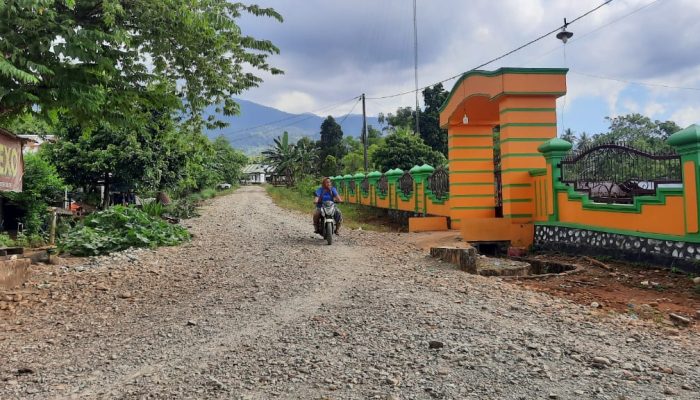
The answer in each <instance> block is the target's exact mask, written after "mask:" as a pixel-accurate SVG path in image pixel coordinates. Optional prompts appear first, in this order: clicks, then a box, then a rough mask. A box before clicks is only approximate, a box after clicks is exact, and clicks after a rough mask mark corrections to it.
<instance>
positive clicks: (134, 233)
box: [61, 206, 190, 256]
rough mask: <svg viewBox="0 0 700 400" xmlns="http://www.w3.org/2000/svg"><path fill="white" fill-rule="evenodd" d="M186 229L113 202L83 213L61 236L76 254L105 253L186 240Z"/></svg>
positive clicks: (64, 247)
mask: <svg viewBox="0 0 700 400" xmlns="http://www.w3.org/2000/svg"><path fill="white" fill-rule="evenodd" d="M189 237H190V235H189V233H188V232H187V230H186V229H185V228H183V227H181V226H179V225H172V224H168V223H167V222H165V221H163V220H161V219H160V218H156V217H152V216H150V215H148V214H147V213H145V212H143V211H141V210H138V209H136V208H134V207H124V206H114V207H111V208H108V209H107V210H104V211H101V212H97V213H94V214H92V215H90V216H88V217H86V218H85V219H84V220H83V222H82V223H81V224H80V225H78V226H76V227H75V228H74V229H73V230H71V231H70V232H69V233H68V235H67V236H66V237H65V238H64V239H63V240H62V242H61V248H62V250H63V251H66V252H68V253H70V254H73V255H76V256H92V255H99V254H108V253H112V252H115V251H120V250H124V249H127V248H129V247H150V248H155V247H158V246H174V245H176V244H179V243H182V242H183V241H185V240H188V239H189Z"/></svg>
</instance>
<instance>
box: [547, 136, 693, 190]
mask: <svg viewBox="0 0 700 400" xmlns="http://www.w3.org/2000/svg"><path fill="white" fill-rule="evenodd" d="M559 165H560V167H561V178H560V179H561V182H563V183H566V184H569V185H572V186H573V188H574V190H576V191H579V192H585V193H587V194H588V196H589V197H590V198H591V200H593V201H595V202H599V203H619V204H631V203H632V202H633V201H634V200H633V199H634V197H635V196H645V195H655V194H656V189H658V188H659V187H664V186H665V187H674V186H676V187H678V186H679V184H681V183H682V182H683V177H682V173H681V159H680V156H679V155H678V154H677V153H675V152H673V151H666V152H656V153H653V152H646V151H643V150H639V149H636V148H633V147H630V146H628V145H625V144H619V143H608V144H601V145H597V146H587V147H584V148H582V149H580V150H578V151H576V152H574V153H570V154H568V155H567V156H565V157H564V158H563V159H562V160H561V163H560V164H559Z"/></svg>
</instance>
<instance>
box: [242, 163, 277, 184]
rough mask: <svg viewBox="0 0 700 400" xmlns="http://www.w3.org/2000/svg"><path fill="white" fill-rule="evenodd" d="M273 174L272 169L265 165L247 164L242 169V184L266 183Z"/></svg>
mask: <svg viewBox="0 0 700 400" xmlns="http://www.w3.org/2000/svg"><path fill="white" fill-rule="evenodd" d="M272 173H273V168H272V167H271V166H269V165H265V164H248V165H246V166H245V168H243V183H245V184H262V183H266V182H267V181H268V179H269V177H270V176H271V175H272Z"/></svg>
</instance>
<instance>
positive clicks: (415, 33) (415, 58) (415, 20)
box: [413, 0, 420, 136]
mask: <svg viewBox="0 0 700 400" xmlns="http://www.w3.org/2000/svg"><path fill="white" fill-rule="evenodd" d="M413 73H414V78H415V84H416V135H418V136H420V124H419V121H420V115H419V114H420V108H419V106H418V18H417V15H416V0H413Z"/></svg>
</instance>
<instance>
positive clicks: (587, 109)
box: [240, 0, 700, 133]
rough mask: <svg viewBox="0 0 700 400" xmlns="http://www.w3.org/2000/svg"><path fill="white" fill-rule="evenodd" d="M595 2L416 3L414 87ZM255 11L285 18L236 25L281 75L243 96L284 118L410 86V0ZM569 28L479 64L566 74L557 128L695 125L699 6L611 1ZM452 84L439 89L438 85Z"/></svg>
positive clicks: (313, 1)
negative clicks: (266, 47) (564, 34)
mask: <svg viewBox="0 0 700 400" xmlns="http://www.w3.org/2000/svg"><path fill="white" fill-rule="evenodd" d="M602 2H603V0H569V1H562V0H470V1H466V0H418V1H417V4H418V6H417V8H418V12H417V14H418V48H419V50H418V74H419V76H418V83H419V86H425V85H429V84H432V83H434V82H437V81H440V80H443V79H446V78H448V77H450V76H453V75H456V74H459V73H460V72H463V71H467V70H469V69H471V68H473V67H475V66H477V65H479V64H481V63H483V62H485V61H487V60H489V59H492V58H494V57H497V56H499V55H501V54H503V53H506V52H508V51H510V50H512V49H514V48H516V47H518V46H519V45H521V44H524V43H526V42H528V41H530V40H532V39H534V38H536V37H538V36H540V35H542V34H543V33H546V32H548V31H551V30H552V29H554V28H556V27H558V26H560V25H561V24H562V22H563V18H564V17H566V18H567V19H568V20H569V21H571V20H572V19H574V18H576V17H577V16H579V15H581V14H583V13H585V12H586V11H589V10H590V9H592V8H594V7H596V6H598V5H599V4H601V3H602ZM257 4H259V5H261V6H266V7H273V8H275V9H276V10H277V11H279V12H280V13H281V14H282V15H283V17H284V19H285V21H284V22H283V23H281V24H280V23H277V22H276V21H273V20H270V19H261V18H252V17H244V18H242V19H241V21H240V23H241V27H242V29H243V31H244V33H246V34H249V35H252V36H255V37H259V38H265V39H270V40H272V41H273V42H274V43H275V44H276V45H277V46H278V47H279V48H280V50H281V53H280V55H277V56H274V57H272V58H271V59H270V63H271V64H273V65H275V66H277V67H280V68H282V69H283V70H284V71H285V75H282V76H274V77H273V76H264V77H265V82H264V83H263V85H262V86H261V87H260V88H256V89H252V90H250V91H248V92H246V93H244V94H243V95H242V97H243V98H245V99H247V100H251V101H255V102H258V103H261V104H264V105H268V106H272V107H275V108H279V109H281V110H284V111H288V112H294V113H301V112H317V113H318V114H320V115H327V114H333V115H341V116H342V115H345V114H346V113H348V112H349V111H350V110H351V108H352V107H353V105H354V104H353V103H354V102H352V101H350V102H348V101H347V100H348V99H351V98H352V97H354V96H357V95H359V94H360V93H363V92H364V93H366V94H367V96H368V97H378V96H383V95H390V94H395V93H400V92H404V91H407V90H411V89H413V88H414V79H413V9H412V1H411V0H352V1H348V0H303V1H302V0H298V1H292V0H258V1H257ZM569 30H570V31H572V32H574V36H573V38H572V40H570V41H569V43H568V44H567V45H565V46H564V45H562V43H561V42H560V41H558V40H557V39H556V38H555V37H554V35H552V36H551V37H549V38H545V39H543V40H541V41H539V42H537V43H535V44H533V45H531V46H529V47H527V48H526V49H523V50H521V51H519V52H517V53H515V54H513V55H511V56H508V57H506V58H505V59H503V60H500V61H498V62H495V63H493V64H491V65H489V66H487V67H485V68H484V69H496V68H498V67H567V68H569V69H570V72H569V75H568V77H567V83H568V94H567V96H565V97H564V98H562V99H560V102H559V108H560V110H561V111H560V112H559V124H560V128H571V129H573V130H575V131H576V132H582V131H586V132H589V133H598V132H601V131H605V129H606V127H607V126H608V124H607V123H606V121H605V117H606V116H616V115H623V114H627V113H632V112H638V113H642V114H645V115H648V116H649V117H651V118H653V119H659V120H668V119H670V120H674V121H676V122H677V123H679V124H680V125H681V126H683V127H685V126H687V125H690V124H692V123H700V1H698V0H613V1H612V2H611V3H610V4H608V5H606V6H605V7H603V8H601V9H600V10H598V11H596V12H595V13H593V14H591V15H589V16H588V17H586V18H583V19H581V20H580V21H578V22H576V23H574V24H572V25H570V27H569ZM454 82H455V81H454V80H451V81H448V82H446V83H445V84H444V85H445V87H446V88H447V89H448V90H449V89H451V88H452V85H453V84H454ZM664 86H671V87H673V88H671V87H664ZM679 87H682V88H685V89H681V88H679ZM420 101H421V105H422V99H421V100H420ZM339 103H342V104H340V105H338V104H339ZM334 105H338V106H337V107H334V108H333V107H332V106H334ZM411 105H415V98H414V95H413V94H408V95H403V96H399V97H395V98H391V99H386V100H368V102H367V112H368V114H370V115H376V114H377V113H379V112H384V113H386V112H391V111H394V110H396V108H397V107H399V106H411ZM358 111H360V108H359V107H357V108H355V109H354V111H353V112H354V113H357V112H358ZM263 122H265V121H261V123H263Z"/></svg>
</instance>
